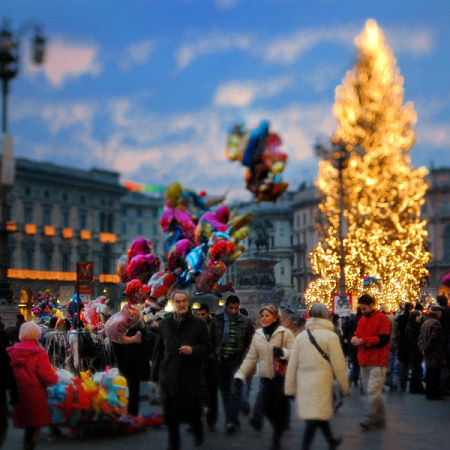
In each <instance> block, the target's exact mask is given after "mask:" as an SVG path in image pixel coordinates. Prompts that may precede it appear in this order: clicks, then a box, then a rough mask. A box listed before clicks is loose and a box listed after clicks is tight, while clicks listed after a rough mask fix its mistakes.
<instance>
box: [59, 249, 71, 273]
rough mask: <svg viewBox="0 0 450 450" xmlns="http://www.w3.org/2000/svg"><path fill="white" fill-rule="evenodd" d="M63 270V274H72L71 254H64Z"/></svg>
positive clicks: (62, 259) (62, 257)
mask: <svg viewBox="0 0 450 450" xmlns="http://www.w3.org/2000/svg"><path fill="white" fill-rule="evenodd" d="M61 270H62V271H63V272H70V255H69V253H63V254H62V255H61Z"/></svg>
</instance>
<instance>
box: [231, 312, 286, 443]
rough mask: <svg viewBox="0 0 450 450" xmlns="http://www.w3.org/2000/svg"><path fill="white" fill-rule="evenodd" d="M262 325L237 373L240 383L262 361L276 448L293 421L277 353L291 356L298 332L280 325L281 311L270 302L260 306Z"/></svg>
mask: <svg viewBox="0 0 450 450" xmlns="http://www.w3.org/2000/svg"><path fill="white" fill-rule="evenodd" d="M259 313H260V317H261V325H262V327H261V328H258V329H257V330H256V332H255V334H254V335H253V339H252V343H251V344H250V348H249V350H248V352H247V355H246V357H245V359H244V361H242V364H241V367H240V368H239V370H238V371H237V372H236V375H235V376H234V377H235V379H236V382H237V383H238V384H240V383H242V382H243V380H245V379H246V378H247V377H248V376H249V375H251V374H253V373H254V371H255V368H256V365H257V363H258V375H259V377H260V379H261V389H262V391H261V395H262V409H263V413H264V415H265V416H266V417H267V418H268V419H269V421H270V423H271V425H272V428H273V438H272V447H271V449H272V450H278V449H279V448H280V441H281V435H282V433H283V431H284V429H285V428H286V426H287V424H288V423H289V420H288V418H289V412H290V408H289V398H288V397H286V395H285V394H284V377H282V376H276V375H275V370H274V366H273V359H274V356H280V357H281V358H282V359H285V360H288V359H289V355H290V352H291V350H290V349H291V348H292V345H293V344H294V339H295V337H294V335H293V333H292V331H290V330H289V329H287V328H285V327H283V326H282V325H280V322H279V320H280V311H279V309H278V307H277V306H275V305H273V304H270V305H267V306H264V307H263V308H262V309H261V310H260V312H259Z"/></svg>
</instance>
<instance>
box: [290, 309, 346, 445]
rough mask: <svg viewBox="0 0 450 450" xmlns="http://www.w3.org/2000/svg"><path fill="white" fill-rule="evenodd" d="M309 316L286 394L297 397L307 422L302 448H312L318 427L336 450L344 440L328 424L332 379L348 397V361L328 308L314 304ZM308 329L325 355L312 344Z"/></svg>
mask: <svg viewBox="0 0 450 450" xmlns="http://www.w3.org/2000/svg"><path fill="white" fill-rule="evenodd" d="M309 317H310V318H309V319H308V320H307V322H306V329H305V331H302V332H301V333H300V334H299V335H298V336H297V337H296V339H295V342H294V347H293V349H292V352H291V357H290V359H289V364H288V368H287V372H286V380H285V394H286V395H290V396H291V395H295V397H296V401H297V413H298V417H299V418H300V419H303V420H305V421H306V428H305V433H304V435H303V442H302V449H309V448H310V445H311V443H312V441H313V439H314V434H315V432H316V428H320V429H321V430H322V433H323V434H324V436H325V438H326V440H327V442H328V445H329V448H330V449H334V448H336V447H338V446H339V445H340V444H341V442H342V438H337V437H334V436H333V433H332V431H331V427H330V423H329V421H330V420H331V418H332V416H333V378H334V377H335V378H336V380H337V382H338V384H339V386H340V389H341V392H342V394H344V395H346V394H347V393H348V380H347V371H346V365H345V358H344V354H343V352H342V347H341V343H340V341H339V336H338V335H337V334H336V333H335V332H334V327H333V324H332V322H331V320H330V316H329V311H328V309H327V308H326V306H325V305H323V304H321V303H314V304H313V305H312V306H311V309H310V311H309ZM308 330H309V331H310V333H311V334H312V336H313V338H312V339H313V340H314V339H315V341H316V343H317V344H318V346H319V347H320V349H321V350H322V352H323V354H322V353H321V352H320V350H319V349H318V348H316V347H315V346H314V344H313V343H312V341H311V339H310V337H309V335H308ZM326 357H327V358H328V359H326Z"/></svg>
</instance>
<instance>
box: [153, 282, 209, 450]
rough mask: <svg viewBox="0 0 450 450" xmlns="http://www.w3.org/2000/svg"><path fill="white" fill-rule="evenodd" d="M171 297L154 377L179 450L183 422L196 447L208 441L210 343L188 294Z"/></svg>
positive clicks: (155, 356)
mask: <svg viewBox="0 0 450 450" xmlns="http://www.w3.org/2000/svg"><path fill="white" fill-rule="evenodd" d="M171 297H172V302H173V307H174V311H173V313H172V314H170V315H169V316H168V317H167V318H164V319H163V320H162V321H161V323H160V325H159V334H158V338H157V341H156V345H155V349H154V352H153V357H152V372H151V376H152V381H155V382H157V381H159V385H160V390H161V403H162V408H163V415H164V421H165V423H166V425H167V428H168V432H169V449H170V450H178V449H179V448H180V430H179V426H180V423H181V422H186V423H189V424H190V426H191V430H192V432H193V435H194V442H195V445H196V446H201V445H202V444H203V441H204V431H203V424H202V421H201V414H202V408H201V377H202V366H203V364H204V362H205V359H206V357H207V355H208V351H209V347H210V342H209V337H208V329H207V327H206V323H205V321H204V320H202V319H200V318H199V317H197V316H194V315H193V314H192V313H191V311H190V309H189V297H188V294H187V293H186V292H184V291H175V292H173V294H172V296H171Z"/></svg>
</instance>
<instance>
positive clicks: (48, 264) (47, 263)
mask: <svg viewBox="0 0 450 450" xmlns="http://www.w3.org/2000/svg"><path fill="white" fill-rule="evenodd" d="M51 268H52V251H51V250H44V251H43V252H42V270H50V269H51Z"/></svg>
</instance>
